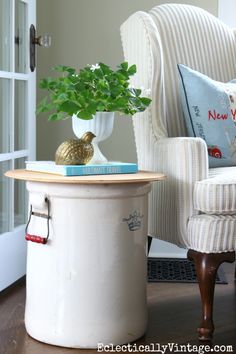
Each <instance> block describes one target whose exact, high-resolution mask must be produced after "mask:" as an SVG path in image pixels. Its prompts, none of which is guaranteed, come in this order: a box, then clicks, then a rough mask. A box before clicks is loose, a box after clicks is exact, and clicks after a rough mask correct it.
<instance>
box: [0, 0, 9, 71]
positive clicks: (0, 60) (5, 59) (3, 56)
mask: <svg viewBox="0 0 236 354" xmlns="http://www.w3.org/2000/svg"><path fill="white" fill-rule="evenodd" d="M11 18H12V16H11V1H10V0H0V70H5V71H10V68H11V60H10V59H11Z"/></svg>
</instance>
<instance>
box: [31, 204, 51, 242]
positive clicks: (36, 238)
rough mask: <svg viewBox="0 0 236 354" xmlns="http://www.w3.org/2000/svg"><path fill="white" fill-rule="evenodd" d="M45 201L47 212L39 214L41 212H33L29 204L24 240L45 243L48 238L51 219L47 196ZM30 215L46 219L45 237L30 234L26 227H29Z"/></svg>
mask: <svg viewBox="0 0 236 354" xmlns="http://www.w3.org/2000/svg"><path fill="white" fill-rule="evenodd" d="M45 203H46V204H47V209H48V213H47V214H41V213H37V212H34V211H33V207H32V204H31V205H30V214H29V220H28V222H27V224H26V227H25V239H26V241H31V242H35V243H42V244H43V245H45V244H46V243H47V242H48V238H49V220H50V219H51V217H50V202H49V199H48V198H45ZM32 215H34V216H37V217H40V218H44V219H47V237H42V236H37V235H31V234H29V233H28V227H29V224H30V221H31V216H32Z"/></svg>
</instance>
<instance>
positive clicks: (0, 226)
mask: <svg viewBox="0 0 236 354" xmlns="http://www.w3.org/2000/svg"><path fill="white" fill-rule="evenodd" d="M9 169H10V161H4V162H0V234H2V233H4V232H8V231H10V198H9V195H10V180H9V178H7V177H5V176H4V173H5V172H6V171H8V170H9Z"/></svg>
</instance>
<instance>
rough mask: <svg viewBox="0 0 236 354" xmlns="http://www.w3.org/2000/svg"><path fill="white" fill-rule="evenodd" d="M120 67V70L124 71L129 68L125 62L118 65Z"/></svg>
mask: <svg viewBox="0 0 236 354" xmlns="http://www.w3.org/2000/svg"><path fill="white" fill-rule="evenodd" d="M120 67H121V68H122V69H124V70H125V71H127V69H128V67H129V64H128V62H127V61H125V62H124V63H121V64H120Z"/></svg>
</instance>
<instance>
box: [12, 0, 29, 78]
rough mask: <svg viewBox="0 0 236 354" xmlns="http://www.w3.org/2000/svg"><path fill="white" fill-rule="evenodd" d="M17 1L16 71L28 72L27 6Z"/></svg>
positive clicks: (19, 0)
mask: <svg viewBox="0 0 236 354" xmlns="http://www.w3.org/2000/svg"><path fill="white" fill-rule="evenodd" d="M15 1H16V3H15V4H16V5H15V6H16V10H15V13H16V16H15V70H16V72H20V73H26V72H27V59H26V58H27V56H26V53H27V51H26V45H27V42H26V39H27V26H26V25H27V21H26V20H27V18H26V14H27V4H26V3H25V2H23V1H21V0H15Z"/></svg>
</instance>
